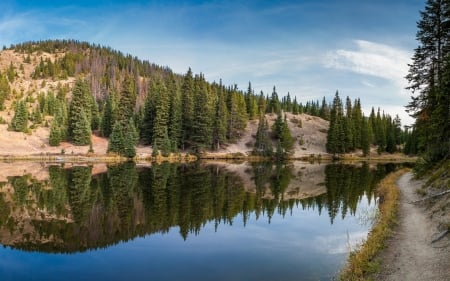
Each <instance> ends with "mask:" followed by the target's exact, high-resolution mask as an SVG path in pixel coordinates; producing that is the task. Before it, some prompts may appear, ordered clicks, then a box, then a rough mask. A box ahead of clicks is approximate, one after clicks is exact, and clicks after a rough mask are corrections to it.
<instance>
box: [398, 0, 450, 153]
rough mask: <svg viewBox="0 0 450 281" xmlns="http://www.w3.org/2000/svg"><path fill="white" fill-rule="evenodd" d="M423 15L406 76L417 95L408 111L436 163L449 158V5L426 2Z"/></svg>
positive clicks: (423, 148)
mask: <svg viewBox="0 0 450 281" xmlns="http://www.w3.org/2000/svg"><path fill="white" fill-rule="evenodd" d="M420 15H421V19H420V20H419V22H418V23H417V28H418V31H417V34H416V39H417V41H418V42H419V46H418V47H417V48H416V49H415V53H414V56H413V62H412V64H411V65H410V68H409V73H408V75H407V76H406V78H407V79H408V81H409V87H408V89H410V90H411V91H412V92H413V94H414V96H413V97H412V101H411V102H410V103H409V104H408V106H407V108H408V110H409V112H410V114H411V115H412V116H413V117H414V118H415V124H414V127H415V130H414V131H415V133H416V136H417V137H418V145H419V147H418V148H419V149H420V150H421V151H422V152H423V153H425V156H426V158H427V159H429V160H430V161H432V162H434V161H438V160H440V159H443V158H449V156H450V75H449V74H450V63H449V62H450V59H449V55H450V25H449V22H450V3H449V1H442V0H427V2H426V4H425V9H424V10H423V11H422V12H421V13H420Z"/></svg>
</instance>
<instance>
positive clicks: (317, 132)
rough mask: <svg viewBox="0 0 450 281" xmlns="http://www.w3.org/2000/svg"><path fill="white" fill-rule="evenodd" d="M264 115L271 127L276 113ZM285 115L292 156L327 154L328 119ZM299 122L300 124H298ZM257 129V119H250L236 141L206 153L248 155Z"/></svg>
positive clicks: (302, 115) (274, 144)
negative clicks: (292, 148)
mask: <svg viewBox="0 0 450 281" xmlns="http://www.w3.org/2000/svg"><path fill="white" fill-rule="evenodd" d="M265 117H266V120H267V122H268V124H269V128H271V127H272V125H273V123H274V122H275V120H276V118H277V115H276V114H266V116H265ZM286 117H287V118H286V119H287V120H288V126H289V129H290V130H291V134H292V136H293V137H294V139H295V144H294V155H293V157H296V158H299V157H302V156H308V155H311V154H315V155H318V154H327V152H326V147H325V144H326V139H327V134H326V132H327V130H328V126H329V122H328V121H326V120H323V119H322V118H319V117H315V116H311V115H308V114H299V115H293V114H292V113H286ZM300 122H301V126H300V125H299V124H300ZM257 130H258V121H257V120H250V121H249V122H248V124H247V127H246V128H245V132H244V134H243V135H242V136H241V138H240V139H239V140H238V141H237V142H236V143H232V144H229V145H227V146H226V147H224V148H222V149H220V150H218V151H214V152H213V151H209V152H208V155H210V156H213V155H215V156H221V155H225V154H230V153H242V154H244V155H250V154H251V152H252V150H253V145H254V143H255V138H256V132H257ZM300 140H302V141H300ZM273 147H276V143H273Z"/></svg>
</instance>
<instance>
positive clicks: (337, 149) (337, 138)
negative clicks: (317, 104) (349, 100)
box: [326, 91, 345, 154]
mask: <svg viewBox="0 0 450 281" xmlns="http://www.w3.org/2000/svg"><path fill="white" fill-rule="evenodd" d="M343 120H344V113H343V108H342V100H341V99H340V97H339V93H338V92H337V91H336V94H335V97H334V99H333V106H332V108H331V111H330V127H329V129H328V135H327V144H326V147H327V151H328V152H329V153H333V154H340V153H344V152H345V132H344V122H343Z"/></svg>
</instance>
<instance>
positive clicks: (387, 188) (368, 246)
mask: <svg viewBox="0 0 450 281" xmlns="http://www.w3.org/2000/svg"><path fill="white" fill-rule="evenodd" d="M408 171H409V169H401V170H399V171H397V172H395V173H393V174H390V175H388V176H387V177H386V178H384V179H383V180H382V181H381V182H380V183H379V184H378V187H377V193H378V196H379V198H380V204H379V217H378V220H377V222H376V223H375V225H374V226H373V228H372V230H371V231H370V233H369V236H368V238H367V240H366V242H364V244H363V245H362V246H361V248H360V249H359V250H358V251H356V252H354V253H351V254H350V257H349V258H348V262H347V265H346V266H345V267H344V268H343V269H342V270H341V272H340V274H339V280H343V281H344V280H345V281H362V280H369V279H367V277H366V276H367V275H368V274H369V273H373V272H376V271H377V270H378V267H379V265H378V262H377V261H376V260H375V256H376V255H377V253H378V252H379V251H380V250H381V249H383V247H384V242H385V240H386V239H387V238H388V237H389V235H390V234H391V231H392V227H393V225H394V224H395V220H396V214H397V204H398V197H399V194H400V192H399V189H398V187H397V186H396V182H397V180H398V179H399V178H400V176H401V175H403V174H404V173H406V172H408Z"/></svg>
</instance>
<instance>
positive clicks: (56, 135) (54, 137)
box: [48, 121, 62, 146]
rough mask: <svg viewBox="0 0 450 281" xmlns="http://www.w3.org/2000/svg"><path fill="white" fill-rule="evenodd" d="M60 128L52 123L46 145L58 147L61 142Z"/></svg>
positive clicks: (55, 123)
mask: <svg viewBox="0 0 450 281" xmlns="http://www.w3.org/2000/svg"><path fill="white" fill-rule="evenodd" d="M61 135H62V134H61V128H60V127H59V126H58V124H57V122H55V121H54V122H53V123H52V126H51V127H50V135H49V138H48V143H49V145H50V146H58V145H59V144H60V143H61V141H62V136H61Z"/></svg>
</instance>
